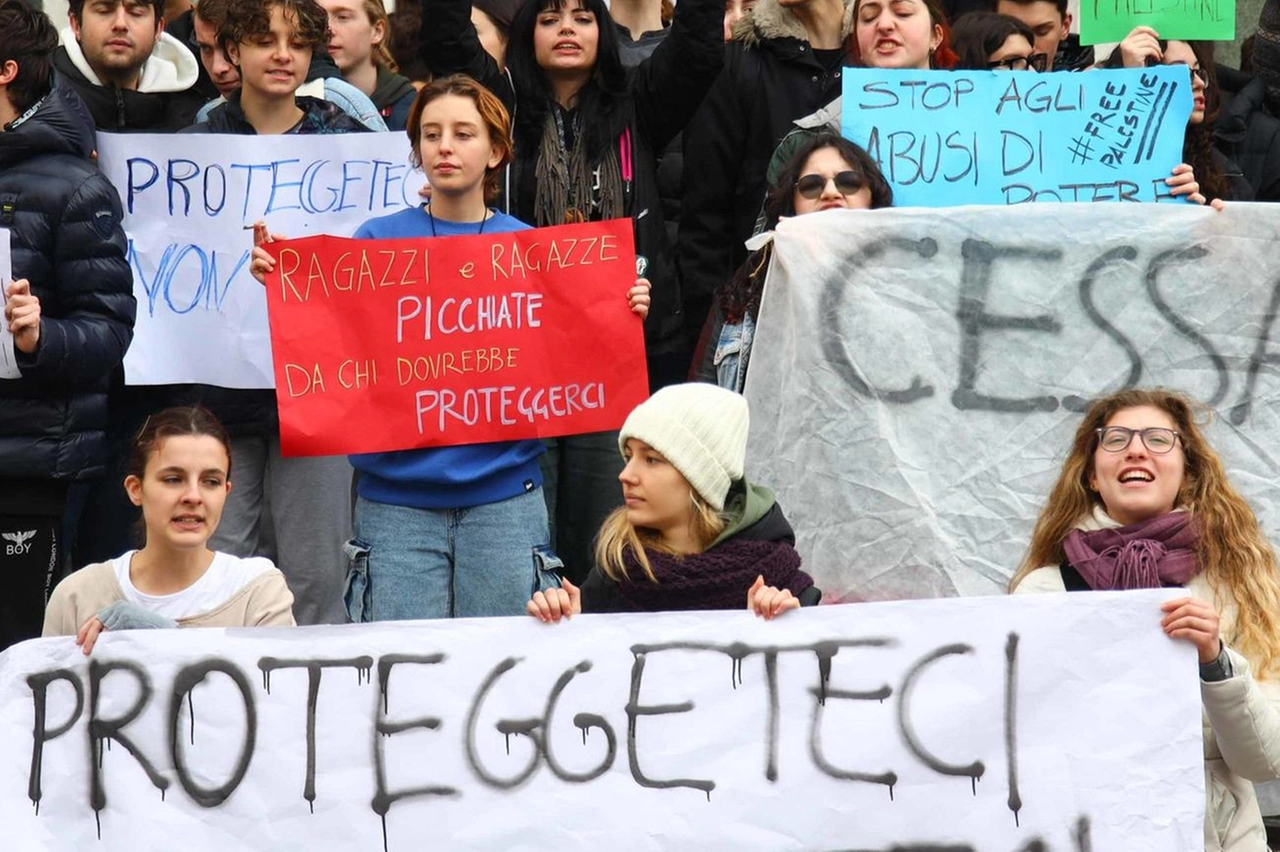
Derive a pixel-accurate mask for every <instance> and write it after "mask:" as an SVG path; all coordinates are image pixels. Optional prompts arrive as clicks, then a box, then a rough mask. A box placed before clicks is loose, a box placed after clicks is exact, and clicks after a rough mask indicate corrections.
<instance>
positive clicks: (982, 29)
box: [951, 12, 1048, 71]
mask: <svg viewBox="0 0 1280 852" xmlns="http://www.w3.org/2000/svg"><path fill="white" fill-rule="evenodd" d="M1035 44H1036V34H1035V33H1034V32H1032V30H1031V27H1029V26H1027V25H1026V24H1024V23H1023V22H1022V21H1020V20H1018V19H1017V18H1014V17H1012V16H1010V15H998V14H996V13H995V12H970V13H969V14H967V15H965V16H963V17H961V18H959V19H958V20H957V21H956V25H955V26H954V27H952V29H951V47H952V49H954V50H955V52H956V55H957V56H958V57H960V58H959V59H958V60H957V61H956V70H957V71H960V70H964V71H982V70H985V69H991V70H992V71H1027V70H1030V71H1043V70H1044V69H1045V66H1046V64H1047V63H1048V57H1047V56H1046V55H1045V54H1043V53H1036V52H1035Z"/></svg>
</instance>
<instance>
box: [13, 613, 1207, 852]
mask: <svg viewBox="0 0 1280 852" xmlns="http://www.w3.org/2000/svg"><path fill="white" fill-rule="evenodd" d="M1172 594H1175V593H1173V592H1159V591H1157V592H1139V593H1133V594H1122V595H1119V594H1102V593H1099V594H1091V595H1043V596H1035V595H1027V596H1018V597H1017V598H1009V597H999V598H970V599H962V600H940V601H920V602H896V603H885V604H864V605H855V606H823V607H816V608H814V609H812V610H805V611H801V612H794V613H787V614H786V615H785V616H783V617H782V618H780V619H778V620H776V621H772V622H764V621H762V620H759V619H756V618H753V617H752V616H751V615H750V614H749V613H747V612H745V611H743V612H721V613H671V614H662V615H650V616H643V615H636V616H623V615H599V616H581V617H578V618H574V619H573V620H572V621H570V622H567V623H563V624H559V625H544V624H542V623H540V622H537V621H535V620H534V619H531V618H527V617H521V618H508V619H497V618H493V619H471V620H465V619H464V620H456V621H441V622H401V623H387V624H379V625H367V626H343V627H333V628H297V629H292V630H283V629H281V630H267V629H256V630H252V629H251V630H230V631H220V630H167V631H146V630H136V631H125V632H120V633H106V634H104V635H103V636H102V637H100V638H99V640H98V641H99V644H98V646H97V647H95V648H94V651H93V657H92V660H93V662H92V663H90V661H89V660H87V659H86V658H85V657H84V655H83V654H81V653H80V651H79V649H77V648H76V647H75V645H74V642H73V639H72V638H71V637H64V638H60V639H42V640H34V641H32V642H28V643H25V644H21V645H18V646H16V647H14V648H11V649H9V650H8V651H6V652H5V653H4V654H3V655H0V755H2V756H3V757H2V758H0V825H3V826H4V834H5V845H6V848H9V849H14V850H22V852H71V850H85V849H93V850H100V852H126V850H127V852H161V850H163V852H169V850H172V849H173V848H174V838H175V837H181V838H182V842H181V847H182V849H183V852H241V850H244V852H248V850H253V852H258V851H259V850H264V849H325V850H380V849H382V848H383V844H384V843H385V844H386V848H387V849H388V850H389V852H412V850H418V849H424V848H433V849H434V848H439V849H448V850H451V852H508V851H509V850H517V849H518V850H523V851H524V852H588V850H601V849H607V850H610V852H670V850H694V849H696V850H722V849H733V850H736V852H779V850H792V852H835V850H852V849H857V850H889V849H894V848H898V849H903V848H916V849H923V848H939V849H940V848H947V849H957V848H972V849H975V850H996V851H997V852H1014V850H1019V849H1045V850H1053V852H1084V850H1087V849H1095V850H1120V849H1122V850H1125V852H1202V850H1203V849H1204V837H1203V828H1202V817H1203V813H1204V808H1205V796H1204V789H1203V784H1204V769H1203V758H1202V744H1201V728H1200V698H1199V686H1198V683H1197V679H1196V676H1195V662H1194V659H1195V652H1194V648H1193V647H1192V646H1191V645H1190V644H1188V643H1184V642H1174V641H1171V640H1169V639H1168V638H1166V637H1165V636H1164V635H1163V633H1162V632H1161V630H1160V627H1159V622H1160V612H1159V604H1160V601H1161V600H1164V599H1167V598H1168V597H1169V596H1170V595H1172ZM392 655H400V656H399V657H393V656H392ZM405 655H408V656H405ZM735 658H738V659H740V662H738V663H735ZM824 660H826V661H827V662H829V665H830V669H829V677H827V679H826V680H825V683H824V681H823V678H822V672H823V671H824V663H823V661H824ZM309 664H314V668H313V669H312V670H311V672H310V673H309V671H308V669H307V668H306V666H307V665H309ZM90 665H96V666H102V667H105V668H100V669H98V670H97V671H98V678H99V681H98V686H97V687H96V690H95V692H94V693H93V694H94V695H96V699H92V700H91V699H89V698H88V696H89V695H90V694H91V693H90V692H89V686H88V678H89V676H90V669H89V667H90ZM322 665H323V668H322V667H321V666H322ZM129 667H133V668H129ZM210 667H213V669H214V670H213V671H211V673H209V674H207V675H205V674H203V672H206V671H210ZM59 670H63V671H65V672H66V674H65V675H54V674H51V673H53V672H57V671H59ZM180 672H181V674H180ZM55 676H56V677H69V678H72V679H74V682H76V683H78V684H80V685H81V688H82V689H83V690H84V695H85V696H86V698H85V704H84V708H82V710H81V713H80V716H79V717H76V716H75V712H74V711H75V705H76V698H75V692H74V689H73V686H72V683H71V682H70V681H68V680H65V679H61V680H56V681H52V682H49V685H48V687H47V689H46V690H44V691H43V692H42V693H40V694H41V695H43V696H44V697H45V703H44V705H43V709H44V710H45V716H44V719H43V726H42V729H43V730H47V731H50V732H54V731H56V730H57V729H58V728H60V727H62V726H64V725H66V724H68V723H69V722H70V727H69V730H68V731H67V733H65V734H63V735H61V736H59V737H56V738H54V739H51V740H49V741H48V742H47V743H46V744H45V745H44V747H43V749H42V751H41V752H40V754H39V755H38V757H39V761H38V763H37V765H38V766H39V767H40V774H39V778H38V779H34V780H37V781H38V783H36V784H35V785H34V786H33V784H32V782H33V778H32V765H33V761H32V757H33V755H32V749H33V736H32V731H33V730H34V729H35V726H36V725H35V716H34V713H35V706H36V704H35V700H34V698H33V696H34V695H35V694H36V692H34V691H33V686H34V687H35V689H36V690H39V689H41V684H43V683H45V682H46V681H47V679H48V678H50V677H55ZM140 680H143V681H145V682H146V683H147V684H148V685H149V686H150V688H151V692H150V696H149V698H148V699H147V700H146V701H145V705H144V706H143V707H142V708H141V711H140V713H139V714H138V716H137V718H136V719H134V720H133V721H131V722H129V724H128V725H127V726H125V727H124V729H123V734H122V736H124V737H126V738H127V739H128V740H129V741H130V742H131V743H133V745H134V746H135V748H136V750H137V753H138V754H140V755H142V756H144V758H145V759H146V760H147V762H148V765H150V766H151V767H152V769H153V770H154V772H155V775H156V778H157V783H161V784H164V785H166V790H165V792H164V795H163V796H162V795H161V791H160V790H158V789H157V788H156V786H155V784H153V783H152V781H151V780H150V779H149V778H148V775H147V774H146V772H145V771H144V770H143V769H142V768H141V766H140V764H139V762H138V760H137V758H135V757H134V756H133V755H131V753H130V750H129V749H127V748H125V747H124V746H123V745H122V743H121V742H119V741H112V742H110V743H108V744H106V745H103V746H102V748H101V755H102V769H101V775H100V776H99V777H100V784H101V788H100V789H101V790H102V792H103V795H104V797H105V806H103V807H102V808H101V810H100V811H99V812H98V813H97V814H96V815H95V811H94V809H93V808H92V807H91V806H90V797H89V794H90V788H91V784H92V783H93V781H92V779H93V777H94V776H93V766H94V763H95V761H94V760H93V756H94V755H97V754H99V748H98V746H97V745H96V744H94V743H92V742H91V741H90V738H89V733H88V730H87V719H86V717H87V714H88V709H87V708H88V707H89V706H90V705H92V706H95V707H97V713H98V717H99V718H100V719H102V720H104V721H106V722H107V723H108V727H110V720H118V719H121V718H124V717H125V716H126V714H128V713H129V712H130V710H131V709H132V708H133V706H134V704H135V702H136V701H138V700H139V699H138V696H139V691H138V683H139V681H140ZM175 683H176V684H178V685H177V686H175ZM237 683H239V686H237V685H236V684H237ZM310 683H314V684H315V691H314V693H312V694H313V695H314V696H315V698H314V702H315V703H314V706H315V708H316V710H315V717H314V724H315V727H314V736H313V737H310V738H309V737H308V734H307V727H308V723H307V706H308V690H309V684H310ZM771 683H772V684H774V688H773V689H771V688H770V684H771ZM192 684H196V685H195V686H194V689H193V690H192V691H191V695H190V699H189V700H188V698H187V694H186V690H187V686H189V685H192ZM824 687H825V693H824ZM824 694H825V704H819V703H818V697H819V696H820V695H824ZM771 698H772V699H773V700H771ZM246 704H248V705H249V706H251V707H252V708H253V709H252V715H253V719H254V720H255V721H254V723H253V725H252V726H250V725H249V724H248V723H247V722H246V718H247V715H248V714H247V712H246V709H245V707H246ZM628 707H630V708H631V719H630V725H629V717H628ZM414 723H417V725H416V726H415V725H414ZM379 724H381V728H380V731H381V733H379V728H378V727H377V726H378V725H379ZM251 727H252V730H253V731H254V732H255V735H256V736H255V737H254V739H253V745H252V750H251V752H249V754H250V757H249V758H248V760H247V763H246V762H243V761H240V760H239V758H240V755H241V754H242V753H245V752H246V748H245V746H244V742H245V739H246V732H247V731H248V730H250V728H251ZM629 728H630V730H631V731H632V732H633V735H631V736H629V735H628V731H629ZM504 731H505V732H507V733H505V734H504ZM513 731H524V732H526V733H525V734H517V733H511V732H513ZM771 732H772V733H771ZM308 740H310V742H312V743H313V746H314V751H313V752H312V754H313V756H314V773H313V774H311V775H309V774H308V746H307V743H308ZM770 743H772V745H773V747H772V748H770ZM174 755H176V756H177V760H176V762H175V759H174ZM238 766H243V767H244V772H243V776H242V778H241V779H240V780H239V782H238V783H235V781H236V776H237V773H236V769H237V767H238ZM183 777H185V778H186V782H185V784H184V783H182V782H181V781H180V778H183ZM379 778H381V779H382V781H383V784H384V789H383V793H382V794H379ZM308 779H310V780H308ZM641 779H648V780H647V781H644V780H641ZM223 787H225V788H226V789H225V790H223V791H221V792H220V791H219V788H223ZM231 790H233V791H234V792H230V794H229V796H228V795H227V791H231ZM33 791H35V792H34V793H33ZM415 791H416V792H415ZM36 797H38V798H39V802H38V804H39V806H38V808H37V807H36V806H35V805H34V803H33V802H32V799H33V798H36ZM197 799H199V800H201V801H203V802H204V804H205V805H206V806H201V805H200V804H197V801H196V800H197ZM383 814H385V822H384V820H383V818H382V815H383ZM95 816H96V819H95ZM99 824H100V825H101V839H100V840H99V839H98V825H99ZM384 832H385V834H384ZM1082 833H1083V834H1085V835H1086V836H1087V837H1089V838H1091V841H1090V840H1085V841H1083V842H1082V841H1081V840H1080V839H1079V838H1080V837H1081V835H1082ZM1038 841H1039V842H1038ZM1039 843H1043V845H1039ZM1090 844H1091V845H1090Z"/></svg>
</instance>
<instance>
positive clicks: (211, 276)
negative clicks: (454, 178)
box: [98, 133, 425, 388]
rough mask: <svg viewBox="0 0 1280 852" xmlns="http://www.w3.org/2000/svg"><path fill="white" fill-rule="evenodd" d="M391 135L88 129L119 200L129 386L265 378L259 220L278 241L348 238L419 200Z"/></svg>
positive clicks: (414, 174) (250, 384)
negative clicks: (130, 316) (130, 317)
mask: <svg viewBox="0 0 1280 852" xmlns="http://www.w3.org/2000/svg"><path fill="white" fill-rule="evenodd" d="M408 159H409V140H408V138H407V137H406V136H405V135H404V134H403V133H352V134H345V135H322V136H221V135H200V134H194V135H184V136H173V135H157V134H136V133H130V134H124V135H121V134H115V133H99V134H98V164H99V165H100V166H101V167H102V170H103V172H104V173H106V175H107V178H108V179H109V180H110V181H111V183H112V184H114V185H115V187H116V189H117V190H118V191H119V193H120V200H121V203H122V204H123V205H124V215H125V218H124V227H125V231H126V232H127V233H128V235H129V265H130V266H131V267H132V269H133V290H134V295H136V296H137V298H138V320H137V326H136V328H135V330H134V337H133V343H132V345H131V346H130V347H129V351H128V353H127V354H126V355H125V359H124V368H125V378H126V381H127V382H128V383H129V384H132V385H155V384H170V383H175V384H181V383H188V382H200V383H204V384H212V385H219V386H222V387H230V388H270V387H275V377H274V374H273V373H272V370H271V341H270V337H269V334H268V330H267V300H266V296H265V294H264V293H263V289H262V287H261V285H259V284H258V282H256V281H254V280H253V277H252V276H251V275H250V274H249V252H250V251H251V250H252V248H253V232H252V231H251V230H245V227H246V226H249V225H252V224H253V223H254V222H255V221H256V220H258V219H265V220H266V222H267V224H268V226H269V227H270V229H271V230H272V232H274V233H281V234H285V235H286V236H289V237H305V236H310V235H312V234H335V235H337V236H342V237H349V236H351V234H352V232H354V231H355V229H356V228H357V227H359V226H360V224H361V223H363V222H364V221H365V220H367V219H371V218H373V217H375V216H384V215H387V214H389V213H394V212H395V211H397V210H400V209H401V208H403V207H406V206H409V205H413V204H418V203H420V199H419V198H418V190H419V189H420V188H421V187H422V185H423V184H424V182H425V181H424V179H423V176H422V173H421V172H420V171H416V170H412V168H411V166H410V165H409V162H408Z"/></svg>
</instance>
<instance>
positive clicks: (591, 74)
mask: <svg viewBox="0 0 1280 852" xmlns="http://www.w3.org/2000/svg"><path fill="white" fill-rule="evenodd" d="M470 14H471V4H470V2H469V0H429V2H427V3H426V4H425V5H424V7H423V26H422V30H421V45H420V49H421V53H422V56H423V58H424V59H425V60H426V61H427V62H428V63H429V64H430V65H431V70H432V72H433V73H435V74H452V73H465V74H467V75H469V76H471V77H473V78H475V79H477V80H479V81H480V82H481V83H483V84H484V85H485V86H486V87H487V88H489V89H490V90H491V91H493V92H494V93H495V94H497V95H498V96H499V97H500V98H502V99H503V101H504V102H505V104H506V106H507V108H508V109H509V110H510V111H511V113H512V115H513V117H514V129H515V133H514V136H515V150H516V157H515V162H514V163H513V164H512V167H511V171H510V174H509V176H508V186H509V190H508V192H507V205H508V209H509V211H510V212H511V213H513V214H514V215H515V216H516V217H517V218H518V219H521V220H523V221H525V222H527V223H529V224H531V225H535V226H539V227H541V226H546V225H562V224H565V223H566V222H588V221H602V220H606V219H615V218H619V217H623V216H626V217H628V218H630V219H631V220H632V221H633V223H634V227H635V242H636V252H637V254H638V255H641V256H642V257H643V258H644V264H645V267H646V268H645V269H642V270H639V274H641V275H643V276H644V277H645V278H647V279H649V281H650V282H651V284H652V287H653V289H652V300H653V301H652V306H651V308H650V312H649V317H648V319H647V320H646V322H645V341H646V344H647V352H648V370H649V381H650V384H651V386H654V387H661V386H662V385H664V384H670V383H672V382H675V381H680V380H682V379H683V378H684V376H685V375H686V374H687V373H688V368H689V361H690V358H691V356H692V343H693V338H694V337H696V334H697V331H698V330H699V329H696V328H695V329H694V330H693V331H692V333H689V332H687V331H686V329H685V328H684V317H682V315H681V302H682V300H681V297H680V292H679V284H678V281H677V279H676V274H675V267H674V263H673V257H672V252H671V246H670V245H669V243H668V240H667V234H666V228H665V225H664V223H663V216H662V198H661V195H660V193H659V190H658V182H657V163H656V158H657V154H658V153H659V152H661V151H662V149H663V148H664V146H666V144H667V143H668V142H669V141H670V140H671V139H672V138H673V137H674V136H675V135H676V134H677V133H679V132H680V130H681V129H682V128H683V127H684V125H685V124H686V123H687V122H688V121H689V118H690V116H692V115H693V113H694V111H695V110H696V109H697V106H698V104H699V102H700V101H701V100H702V97H703V94H704V93H705V92H706V91H707V89H708V88H709V87H710V86H711V84H712V83H713V82H714V80H715V78H716V75H717V74H718V73H719V71H720V67H721V63H722V61H723V53H724V42H723V40H722V38H721V26H722V17H723V14H724V8H723V5H722V4H721V3H720V2H716V0H684V2H681V3H680V4H679V7H678V8H677V10H676V13H675V17H674V20H673V22H672V24H671V31H670V34H669V35H668V36H667V37H666V39H665V40H664V41H663V42H662V44H660V45H659V46H658V47H657V49H655V50H654V52H653V55H652V56H650V57H649V58H648V59H646V60H645V61H644V62H642V63H641V64H640V65H639V66H638V67H637V68H635V69H633V70H631V71H627V70H626V69H624V68H623V66H622V63H621V61H620V59H619V58H618V36H617V31H616V28H615V27H614V25H613V22H612V20H611V19H610V17H609V11H608V9H607V8H606V6H605V4H604V2H603V0H529V2H526V3H525V4H524V5H523V6H522V7H521V9H520V11H519V12H517V13H516V16H515V18H514V19H513V20H512V24H511V38H510V41H509V43H508V45H507V54H506V59H507V68H506V73H505V74H504V73H503V72H501V71H499V69H498V66H497V63H495V62H494V60H493V58H492V57H491V56H490V55H489V54H488V53H486V52H485V51H484V49H483V48H482V47H481V45H480V41H479V39H478V38H477V36H476V31H475V27H474V26H473V25H472V24H471V19H470ZM637 368H639V365H637ZM614 443H615V436H614V434H613V433H596V434H593V435H577V436H573V437H571V438H564V439H559V440H557V441H554V442H551V443H550V445H549V447H548V453H547V455H546V456H544V465H543V472H544V477H545V485H544V489H545V490H544V493H545V495H546V497H547V508H548V514H549V516H550V517H551V519H552V538H553V541H554V542H555V546H556V550H557V551H558V552H559V554H560V556H561V557H562V558H563V559H564V562H565V565H566V566H568V571H569V574H570V577H571V578H572V577H578V578H581V577H582V576H583V575H584V574H585V573H586V568H587V567H588V566H589V564H590V550H591V537H592V536H593V535H594V534H595V531H596V529H598V528H599V525H600V522H601V521H602V520H603V519H604V517H605V515H607V514H608V513H609V511H610V510H611V509H612V508H613V507H615V506H617V505H618V502H619V499H618V492H617V487H616V485H615V482H614V477H615V476H616V475H617V458H616V456H615V455H614V450H613V445H614Z"/></svg>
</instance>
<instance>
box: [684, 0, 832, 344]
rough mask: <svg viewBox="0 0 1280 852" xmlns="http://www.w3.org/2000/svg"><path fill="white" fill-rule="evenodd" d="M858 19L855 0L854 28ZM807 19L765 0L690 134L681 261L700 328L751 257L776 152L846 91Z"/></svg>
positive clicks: (742, 30)
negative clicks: (716, 296)
mask: <svg viewBox="0 0 1280 852" xmlns="http://www.w3.org/2000/svg"><path fill="white" fill-rule="evenodd" d="M851 20H852V4H848V5H846V9H845V23H844V35H845V36H846V37H847V35H848V30H849V27H850V22H851ZM805 38H806V33H805V29H804V27H803V26H802V25H801V24H800V21H799V19H797V18H796V17H795V15H794V14H792V13H791V12H790V11H788V10H787V9H785V8H783V7H782V6H781V5H780V4H779V3H778V0H759V2H758V3H756V5H755V6H754V7H753V8H752V10H751V13H750V14H749V15H748V16H747V17H745V18H743V19H742V20H740V21H739V22H738V23H737V25H736V26H735V27H734V40H733V41H732V42H730V43H729V45H728V46H727V47H726V48H725V63H724V70H723V71H722V72H721V73H720V79H718V80H717V81H716V84H715V85H714V86H713V87H712V89H711V91H710V92H709V93H708V94H707V97H706V100H705V101H703V104H702V107H701V108H700V109H699V110H698V113H697V115H696V116H695V117H694V119H693V121H692V122H690V123H689V126H688V127H687V128H686V129H685V133H684V207H683V209H682V211H681V218H680V241H679V247H678V250H677V260H678V264H679V269H680V276H681V281H682V282H683V284H684V289H685V299H686V302H687V304H688V306H689V308H690V311H691V313H692V312H697V313H699V314H700V315H699V316H690V319H691V320H693V319H696V320H697V323H698V328H699V329H700V328H701V326H702V321H703V320H704V319H705V318H706V311H707V308H708V307H710V304H711V297H712V294H713V293H715V291H716V288H717V287H719V286H721V285H722V284H724V283H725V282H726V281H728V280H729V277H730V276H731V275H733V272H734V270H735V269H737V268H738V267H739V266H741V265H742V261H743V260H745V259H746V257H747V250H746V248H745V247H744V246H743V241H744V240H746V239H747V238H748V237H750V236H751V233H752V231H753V229H754V228H755V224H756V216H757V214H759V212H760V205H761V204H762V203H763V202H764V196H765V169H766V168H767V167H768V165H769V158H770V157H772V156H773V151H774V149H775V148H776V147H778V143H779V142H781V141H782V137H783V136H785V135H786V134H787V133H788V132H790V131H791V130H792V129H793V127H794V125H793V124H792V122H794V121H795V120H796V119H798V118H802V117H804V116H806V115H809V114H811V113H813V112H815V111H816V110H817V109H819V108H820V107H823V106H825V105H826V104H828V103H830V102H831V101H833V100H834V99H835V98H836V97H838V96H839V95H840V78H841V74H842V66H841V65H840V64H834V65H832V66H827V67H824V66H823V64H822V63H821V62H819V61H818V59H816V58H815V57H814V54H813V50H812V48H810V46H809V44H808V42H807V41H806V40H805Z"/></svg>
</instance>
